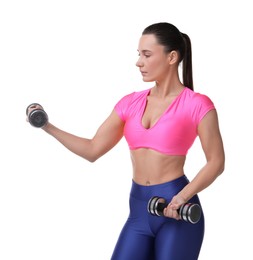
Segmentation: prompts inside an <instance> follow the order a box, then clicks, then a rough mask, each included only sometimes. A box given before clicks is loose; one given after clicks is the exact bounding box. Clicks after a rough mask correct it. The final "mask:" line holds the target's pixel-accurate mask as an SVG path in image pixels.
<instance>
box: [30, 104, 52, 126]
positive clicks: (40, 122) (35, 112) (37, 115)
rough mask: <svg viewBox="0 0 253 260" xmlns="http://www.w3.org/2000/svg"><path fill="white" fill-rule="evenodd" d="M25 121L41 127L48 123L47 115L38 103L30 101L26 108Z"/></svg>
mask: <svg viewBox="0 0 253 260" xmlns="http://www.w3.org/2000/svg"><path fill="white" fill-rule="evenodd" d="M26 121H28V122H29V123H30V124H31V125H32V126H34V127H39V128H43V127H45V126H46V125H47V123H48V115H47V113H46V112H45V111H44V109H43V107H42V106H41V105H40V104H38V103H32V104H30V105H29V106H28V107H27V109H26Z"/></svg>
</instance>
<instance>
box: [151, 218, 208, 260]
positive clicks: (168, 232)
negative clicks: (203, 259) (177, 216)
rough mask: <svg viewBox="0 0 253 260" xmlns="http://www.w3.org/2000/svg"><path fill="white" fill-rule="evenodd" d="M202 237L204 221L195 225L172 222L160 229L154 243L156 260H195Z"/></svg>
mask: <svg viewBox="0 0 253 260" xmlns="http://www.w3.org/2000/svg"><path fill="white" fill-rule="evenodd" d="M203 237H204V219H203V218H202V219H201V221H199V222H198V223H197V224H190V223H187V222H184V221H181V220H179V221H177V220H173V221H170V222H167V223H164V225H163V226H162V227H161V228H160V230H159V232H158V233H157V236H156V241H155V255H156V258H155V259H156V260H185V259H187V260H197V259H198V255H199V252H200V249H201V245H202V241H203Z"/></svg>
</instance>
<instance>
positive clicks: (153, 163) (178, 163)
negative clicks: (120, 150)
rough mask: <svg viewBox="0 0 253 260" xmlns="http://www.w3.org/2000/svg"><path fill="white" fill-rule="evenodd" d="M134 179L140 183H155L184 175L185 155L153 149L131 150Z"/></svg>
mask: <svg viewBox="0 0 253 260" xmlns="http://www.w3.org/2000/svg"><path fill="white" fill-rule="evenodd" d="M131 159H132V164H133V181H134V182H136V183H138V184H140V185H155V184H161V183H165V182H168V181H172V180H174V179H177V178H179V177H181V176H183V175H184V171H183V168H184V163H185V156H181V155H180V156H175V155H166V154H162V153H159V152H157V151H154V150H152V149H146V148H139V149H136V150H131Z"/></svg>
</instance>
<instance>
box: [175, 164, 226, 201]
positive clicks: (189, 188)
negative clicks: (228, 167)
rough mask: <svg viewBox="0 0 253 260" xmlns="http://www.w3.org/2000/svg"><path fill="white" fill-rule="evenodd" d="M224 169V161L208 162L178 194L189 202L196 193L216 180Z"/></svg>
mask: <svg viewBox="0 0 253 260" xmlns="http://www.w3.org/2000/svg"><path fill="white" fill-rule="evenodd" d="M223 170H224V165H223V163H222V162H220V163H217V162H216V163H212V162H208V163H207V164H206V165H205V166H204V167H203V168H202V169H201V170H200V171H199V172H198V174H197V175H196V176H195V177H194V178H193V180H192V181H191V182H190V183H189V184H188V185H186V186H185V187H184V188H183V189H182V190H181V191H180V192H179V194H178V195H179V196H180V197H182V198H183V199H184V201H185V202H187V201H188V200H190V199H191V198H192V197H193V196H194V195H196V194H197V193H199V192H201V191H202V190H204V189H205V188H207V187H208V186H209V185H211V184H212V183H213V182H214V181H215V179H216V178H217V177H218V176H219V175H220V174H221V173H222V172H223Z"/></svg>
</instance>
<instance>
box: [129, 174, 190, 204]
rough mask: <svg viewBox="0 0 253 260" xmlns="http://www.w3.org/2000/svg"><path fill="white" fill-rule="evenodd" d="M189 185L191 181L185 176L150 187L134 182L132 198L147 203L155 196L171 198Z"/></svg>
mask: <svg viewBox="0 0 253 260" xmlns="http://www.w3.org/2000/svg"><path fill="white" fill-rule="evenodd" d="M188 183H189V180H188V179H187V177H186V176H185V175H183V176H181V177H179V178H176V179H174V180H172V181H168V182H164V183H160V184H154V185H149V186H146V185H141V184H138V183H136V182H135V181H134V180H133V181H132V188H131V192H130V196H133V197H135V198H136V199H139V200H145V201H147V200H149V199H150V198H151V197H153V196H159V197H164V198H170V197H173V196H174V195H175V194H177V193H178V192H179V191H180V190H182V189H183V188H184V187H185V186H186V185H187V184H188Z"/></svg>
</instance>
